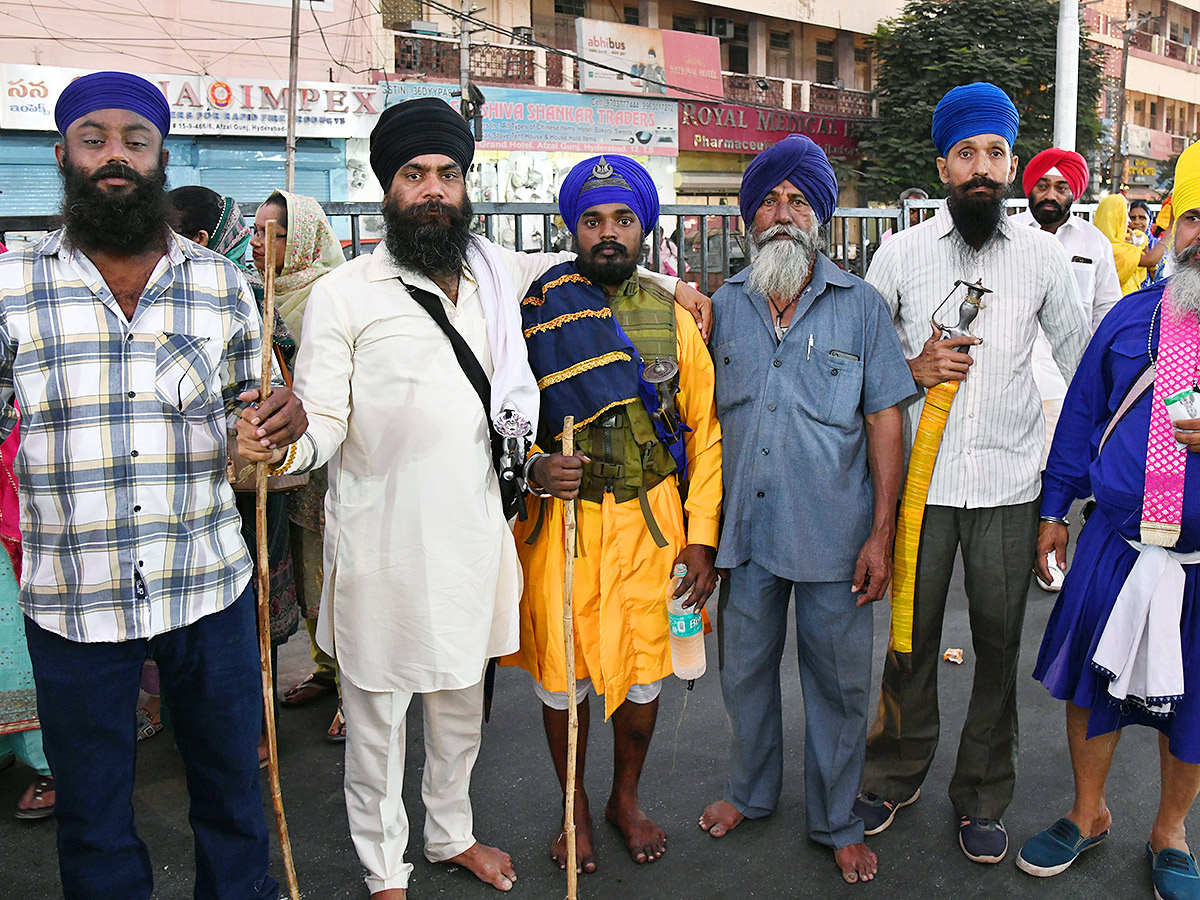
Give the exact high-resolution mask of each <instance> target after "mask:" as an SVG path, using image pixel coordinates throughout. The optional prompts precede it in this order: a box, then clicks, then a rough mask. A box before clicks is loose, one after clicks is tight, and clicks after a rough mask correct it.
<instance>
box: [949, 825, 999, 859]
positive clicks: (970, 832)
mask: <svg viewBox="0 0 1200 900" xmlns="http://www.w3.org/2000/svg"><path fill="white" fill-rule="evenodd" d="M958 845H959V846H960V847H962V852H963V853H965V854H966V855H967V859H969V860H971V862H977V863H998V862H1000V860H1002V859H1004V854H1006V853H1007V852H1008V832H1007V831H1005V830H1004V823H1003V822H1001V821H1000V820H999V819H974V818H972V817H971V816H963V817H962V822H960V823H959V826H958Z"/></svg>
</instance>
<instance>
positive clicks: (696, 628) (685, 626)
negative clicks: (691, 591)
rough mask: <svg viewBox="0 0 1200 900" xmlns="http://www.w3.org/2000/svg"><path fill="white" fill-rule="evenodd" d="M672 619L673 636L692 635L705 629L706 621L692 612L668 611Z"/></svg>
mask: <svg viewBox="0 0 1200 900" xmlns="http://www.w3.org/2000/svg"><path fill="white" fill-rule="evenodd" d="M668 616H669V617H670V619H671V637H692V635H696V634H700V633H701V632H702V631H704V621H703V620H702V619H701V618H700V617H699V616H698V615H693V614H692V613H690V612H686V613H682V614H681V615H676V614H675V613H668Z"/></svg>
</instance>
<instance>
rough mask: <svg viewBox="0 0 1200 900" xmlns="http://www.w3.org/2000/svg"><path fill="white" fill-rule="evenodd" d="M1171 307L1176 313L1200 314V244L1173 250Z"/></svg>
mask: <svg viewBox="0 0 1200 900" xmlns="http://www.w3.org/2000/svg"><path fill="white" fill-rule="evenodd" d="M1169 284H1170V287H1171V306H1172V308H1173V309H1174V310H1175V312H1194V313H1200V243H1195V244H1192V245H1191V246H1190V247H1187V248H1185V249H1184V250H1182V251H1180V252H1178V253H1177V252H1175V250H1174V248H1172V250H1171V279H1170V281H1169Z"/></svg>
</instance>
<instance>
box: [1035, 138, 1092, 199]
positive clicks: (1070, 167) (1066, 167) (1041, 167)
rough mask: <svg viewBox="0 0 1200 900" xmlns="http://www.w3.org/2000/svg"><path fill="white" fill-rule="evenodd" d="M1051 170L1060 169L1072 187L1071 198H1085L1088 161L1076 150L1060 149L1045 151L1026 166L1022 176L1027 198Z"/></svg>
mask: <svg viewBox="0 0 1200 900" xmlns="http://www.w3.org/2000/svg"><path fill="white" fill-rule="evenodd" d="M1051 169H1058V171H1059V172H1060V173H1061V174H1062V177H1063V178H1065V179H1066V180H1067V184H1069V185H1070V186H1071V197H1072V198H1073V199H1075V200H1078V199H1079V198H1080V197H1081V196H1083V192H1084V191H1086V190H1087V186H1088V165H1087V160H1085V159H1084V158H1083V157H1082V156H1080V155H1079V154H1078V153H1076V152H1075V151H1074V150H1061V149H1059V148H1058V147H1051V148H1050V149H1049V150H1043V151H1042V152H1041V153H1039V154H1038V155H1037V156H1035V157H1034V158H1033V159H1031V160H1030V161H1029V162H1027V163H1026V164H1025V174H1024V175H1022V176H1021V187H1023V188H1024V189H1025V196H1026V197H1028V196H1029V192H1030V191H1032V190H1033V187H1034V185H1036V184H1037V183H1038V182H1039V181H1040V180H1041V178H1042V176H1043V175H1045V174H1046V173H1047V172H1049V171H1050V170H1051Z"/></svg>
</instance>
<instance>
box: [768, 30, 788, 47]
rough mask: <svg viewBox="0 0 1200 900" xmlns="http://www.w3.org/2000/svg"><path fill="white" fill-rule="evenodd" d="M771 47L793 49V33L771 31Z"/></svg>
mask: <svg viewBox="0 0 1200 900" xmlns="http://www.w3.org/2000/svg"><path fill="white" fill-rule="evenodd" d="M771 49H772V50H791V49H792V35H791V33H790V32H787V31H772V32H771Z"/></svg>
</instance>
